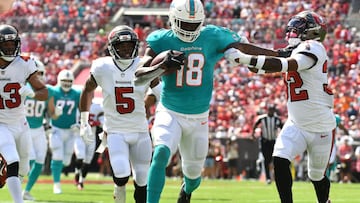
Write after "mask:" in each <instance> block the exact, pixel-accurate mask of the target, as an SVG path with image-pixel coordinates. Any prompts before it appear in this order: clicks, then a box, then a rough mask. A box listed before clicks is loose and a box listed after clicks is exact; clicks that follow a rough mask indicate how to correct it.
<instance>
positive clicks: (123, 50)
mask: <svg viewBox="0 0 360 203" xmlns="http://www.w3.org/2000/svg"><path fill="white" fill-rule="evenodd" d="M138 48H139V38H138V36H137V34H136V33H135V32H134V30H133V29H132V28H131V27H129V26H126V25H119V26H116V27H115V28H114V29H112V30H111V31H110V33H109V35H108V50H109V53H110V55H111V56H112V58H113V59H114V61H115V62H116V63H117V65H118V66H120V68H127V67H128V66H129V65H130V64H131V63H132V62H133V60H134V58H136V57H137V56H138Z"/></svg>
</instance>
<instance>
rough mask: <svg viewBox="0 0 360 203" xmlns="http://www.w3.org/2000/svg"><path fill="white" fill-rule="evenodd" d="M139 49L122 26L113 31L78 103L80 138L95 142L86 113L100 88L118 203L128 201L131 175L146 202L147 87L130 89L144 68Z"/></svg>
mask: <svg viewBox="0 0 360 203" xmlns="http://www.w3.org/2000/svg"><path fill="white" fill-rule="evenodd" d="M138 46H139V39H138V36H137V35H136V33H135V32H134V31H133V29H132V28H130V27H128V26H125V25H119V26H116V27H115V28H113V29H112V31H111V32H110V33H109V35H108V50H109V52H110V55H111V57H110V56H107V57H101V58H98V59H96V60H94V61H93V63H92V66H91V69H90V76H89V78H88V80H87V81H86V83H85V86H84V89H83V92H82V94H81V101H80V111H81V113H80V115H81V116H80V125H81V127H80V135H81V136H82V137H83V139H84V140H85V142H93V141H94V137H93V136H92V132H91V129H90V125H89V124H88V120H89V109H90V104H91V100H92V95H93V91H94V90H95V88H96V87H97V86H100V87H101V89H102V94H103V98H104V99H103V109H104V118H105V119H104V120H105V123H104V127H103V130H104V136H103V138H102V145H105V143H107V148H108V152H109V155H110V163H111V167H112V171H113V181H114V183H115V188H114V201H115V202H116V203H125V202H126V190H125V189H126V184H127V182H128V180H129V177H130V175H131V174H132V175H133V178H134V186H135V191H134V196H133V197H134V199H135V202H136V203H145V202H146V179H147V175H148V169H149V166H150V160H151V151H152V145H151V140H150V136H149V131H148V124H147V120H146V115H145V104H144V97H145V92H146V90H147V89H148V87H149V84H146V85H139V86H135V84H134V83H135V82H134V77H135V76H134V73H135V71H136V70H137V68H138V67H139V66H142V64H143V62H142V59H141V58H140V57H138ZM169 60H170V58H169ZM160 65H162V63H161V64H159V66H160ZM153 85H157V84H153Z"/></svg>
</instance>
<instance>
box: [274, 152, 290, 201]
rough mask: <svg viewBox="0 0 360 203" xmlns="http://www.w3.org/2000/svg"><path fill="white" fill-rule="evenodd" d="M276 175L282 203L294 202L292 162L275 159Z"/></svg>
mask: <svg viewBox="0 0 360 203" xmlns="http://www.w3.org/2000/svg"><path fill="white" fill-rule="evenodd" d="M274 174H275V182H276V187H277V190H278V193H279V196H280V199H281V202H282V203H288V202H293V198H292V191H291V187H292V176H291V171H290V161H289V160H287V159H284V158H280V157H274Z"/></svg>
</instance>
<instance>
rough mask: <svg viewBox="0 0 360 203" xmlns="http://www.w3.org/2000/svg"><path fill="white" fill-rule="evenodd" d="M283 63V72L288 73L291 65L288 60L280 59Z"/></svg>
mask: <svg viewBox="0 0 360 203" xmlns="http://www.w3.org/2000/svg"><path fill="white" fill-rule="evenodd" d="M279 59H280V61H281V72H287V71H288V67H289V63H288V61H287V60H286V58H279Z"/></svg>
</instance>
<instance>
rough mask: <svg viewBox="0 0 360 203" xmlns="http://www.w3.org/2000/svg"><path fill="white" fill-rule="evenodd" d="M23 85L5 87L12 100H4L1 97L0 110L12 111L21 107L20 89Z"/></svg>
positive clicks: (13, 84)
mask: <svg viewBox="0 0 360 203" xmlns="http://www.w3.org/2000/svg"><path fill="white" fill-rule="evenodd" d="M20 88H21V85H20V84H19V83H8V84H6V85H5V86H4V89H3V91H4V93H9V97H10V99H4V98H2V97H0V109H5V108H8V109H12V108H16V107H18V106H20V104H21V96H20V94H19V89H20Z"/></svg>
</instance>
